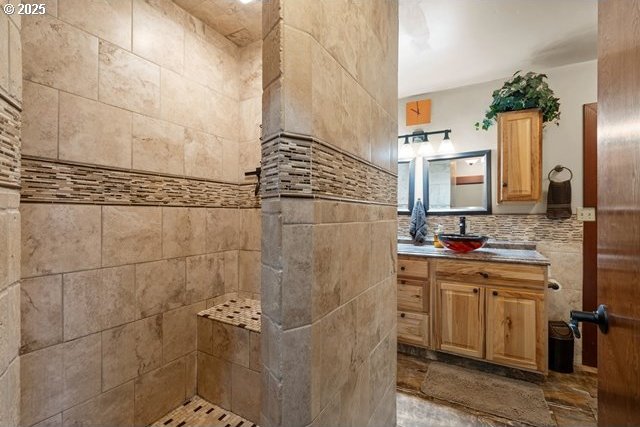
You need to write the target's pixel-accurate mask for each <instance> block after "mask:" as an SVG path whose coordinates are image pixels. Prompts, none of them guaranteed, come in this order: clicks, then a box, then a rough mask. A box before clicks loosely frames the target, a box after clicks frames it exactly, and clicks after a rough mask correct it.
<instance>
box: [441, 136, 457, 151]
mask: <svg viewBox="0 0 640 427" xmlns="http://www.w3.org/2000/svg"><path fill="white" fill-rule="evenodd" d="M454 152H455V148H453V143H452V142H451V140H450V139H443V140H442V142H441V143H440V147H438V154H451V153H454Z"/></svg>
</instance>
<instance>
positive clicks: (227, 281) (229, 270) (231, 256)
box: [224, 251, 239, 293]
mask: <svg viewBox="0 0 640 427" xmlns="http://www.w3.org/2000/svg"><path fill="white" fill-rule="evenodd" d="M238 281H239V278H238V251H227V252H225V253H224V291H225V292H227V293H229V292H238Z"/></svg>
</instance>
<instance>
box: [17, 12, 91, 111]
mask: <svg viewBox="0 0 640 427" xmlns="http://www.w3.org/2000/svg"><path fill="white" fill-rule="evenodd" d="M22 47H23V51H24V55H23V58H22V59H23V72H24V73H23V77H24V78H25V79H26V80H30V81H33V82H36V83H40V84H43V85H46V86H50V87H53V88H56V89H61V90H64V91H67V92H70V93H73V94H76V95H80V96H83V97H86V98H91V99H97V97H98V38H97V37H95V36H92V35H90V34H87V33H85V32H84V31H82V30H79V29H77V28H75V27H73V26H71V25H69V24H67V23H65V22H64V21H61V20H58V19H56V18H54V17H52V16H50V15H31V16H28V17H26V18H25V20H24V28H23V29H22Z"/></svg>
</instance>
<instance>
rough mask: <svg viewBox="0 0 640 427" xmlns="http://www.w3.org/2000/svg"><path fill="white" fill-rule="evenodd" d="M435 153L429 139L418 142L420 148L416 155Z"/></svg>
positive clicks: (427, 155)
mask: <svg viewBox="0 0 640 427" xmlns="http://www.w3.org/2000/svg"><path fill="white" fill-rule="evenodd" d="M434 154H435V150H434V149H433V145H431V142H430V141H426V142H423V143H422V144H420V149H419V150H418V155H419V156H421V157H429V156H433V155H434Z"/></svg>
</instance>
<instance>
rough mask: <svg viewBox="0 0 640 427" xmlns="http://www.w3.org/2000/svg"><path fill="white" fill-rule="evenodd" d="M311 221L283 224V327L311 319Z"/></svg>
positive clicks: (296, 325) (296, 324)
mask: <svg viewBox="0 0 640 427" xmlns="http://www.w3.org/2000/svg"><path fill="white" fill-rule="evenodd" d="M311 235H312V226H310V225H285V226H284V227H283V228H282V285H281V301H282V302H281V312H282V326H283V329H291V328H296V327H299V326H304V325H308V324H310V323H311V312H312V310H311V303H312V302H311V292H312V291H311V286H300V284H301V283H309V278H310V277H312V274H313V255H312V250H313V242H312V239H310V238H309V237H310V236H311Z"/></svg>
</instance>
